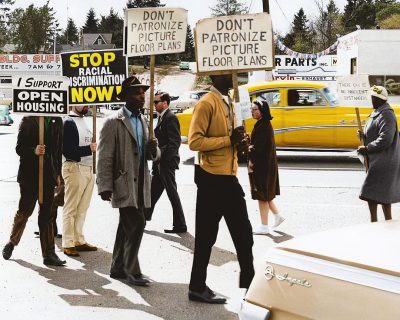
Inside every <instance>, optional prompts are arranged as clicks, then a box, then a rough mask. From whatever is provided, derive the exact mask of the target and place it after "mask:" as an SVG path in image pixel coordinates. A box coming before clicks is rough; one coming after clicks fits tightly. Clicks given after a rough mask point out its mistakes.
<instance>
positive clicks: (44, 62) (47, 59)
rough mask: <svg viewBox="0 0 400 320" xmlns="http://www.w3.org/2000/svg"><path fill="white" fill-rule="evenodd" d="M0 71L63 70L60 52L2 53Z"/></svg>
mask: <svg viewBox="0 0 400 320" xmlns="http://www.w3.org/2000/svg"><path fill="white" fill-rule="evenodd" d="M0 71H8V72H9V71H61V63H60V55H59V54H56V55H54V54H0Z"/></svg>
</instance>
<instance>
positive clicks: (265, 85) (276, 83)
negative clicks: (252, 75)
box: [240, 80, 328, 92]
mask: <svg viewBox="0 0 400 320" xmlns="http://www.w3.org/2000/svg"><path fill="white" fill-rule="evenodd" d="M327 86H328V85H327V84H325V83H323V82H316V81H301V80H273V81H262V82H253V83H248V84H245V85H242V86H240V87H241V88H242V87H244V88H247V89H248V91H249V92H253V91H258V90H263V89H269V88H271V89H273V88H297V87H301V88H314V89H321V88H325V87H327Z"/></svg>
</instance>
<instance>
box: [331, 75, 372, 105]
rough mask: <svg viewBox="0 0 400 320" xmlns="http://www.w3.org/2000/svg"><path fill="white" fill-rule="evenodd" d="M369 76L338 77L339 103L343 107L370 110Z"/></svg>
mask: <svg viewBox="0 0 400 320" xmlns="http://www.w3.org/2000/svg"><path fill="white" fill-rule="evenodd" d="M369 89H370V85H369V80H368V75H348V76H340V77H337V93H338V101H339V105H341V106H354V107H368V108H370V107H371V105H372V103H371V96H370V94H369Z"/></svg>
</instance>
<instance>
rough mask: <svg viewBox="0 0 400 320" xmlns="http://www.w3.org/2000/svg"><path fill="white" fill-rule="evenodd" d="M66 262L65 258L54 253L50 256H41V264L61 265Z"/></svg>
mask: <svg viewBox="0 0 400 320" xmlns="http://www.w3.org/2000/svg"><path fill="white" fill-rule="evenodd" d="M65 263H66V261H65V260H61V259H60V258H59V257H57V255H56V254H55V253H53V254H51V255H50V256H47V257H43V264H45V265H46V266H58V267H60V266H63V265H64V264H65Z"/></svg>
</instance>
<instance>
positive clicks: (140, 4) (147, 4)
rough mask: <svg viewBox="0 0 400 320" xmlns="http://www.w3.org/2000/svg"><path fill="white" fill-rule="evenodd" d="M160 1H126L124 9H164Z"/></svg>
mask: <svg viewBox="0 0 400 320" xmlns="http://www.w3.org/2000/svg"><path fill="white" fill-rule="evenodd" d="M164 6H165V4H162V3H161V1H160V0H128V2H127V3H126V7H127V8H128V9H131V8H155V7H164Z"/></svg>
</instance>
